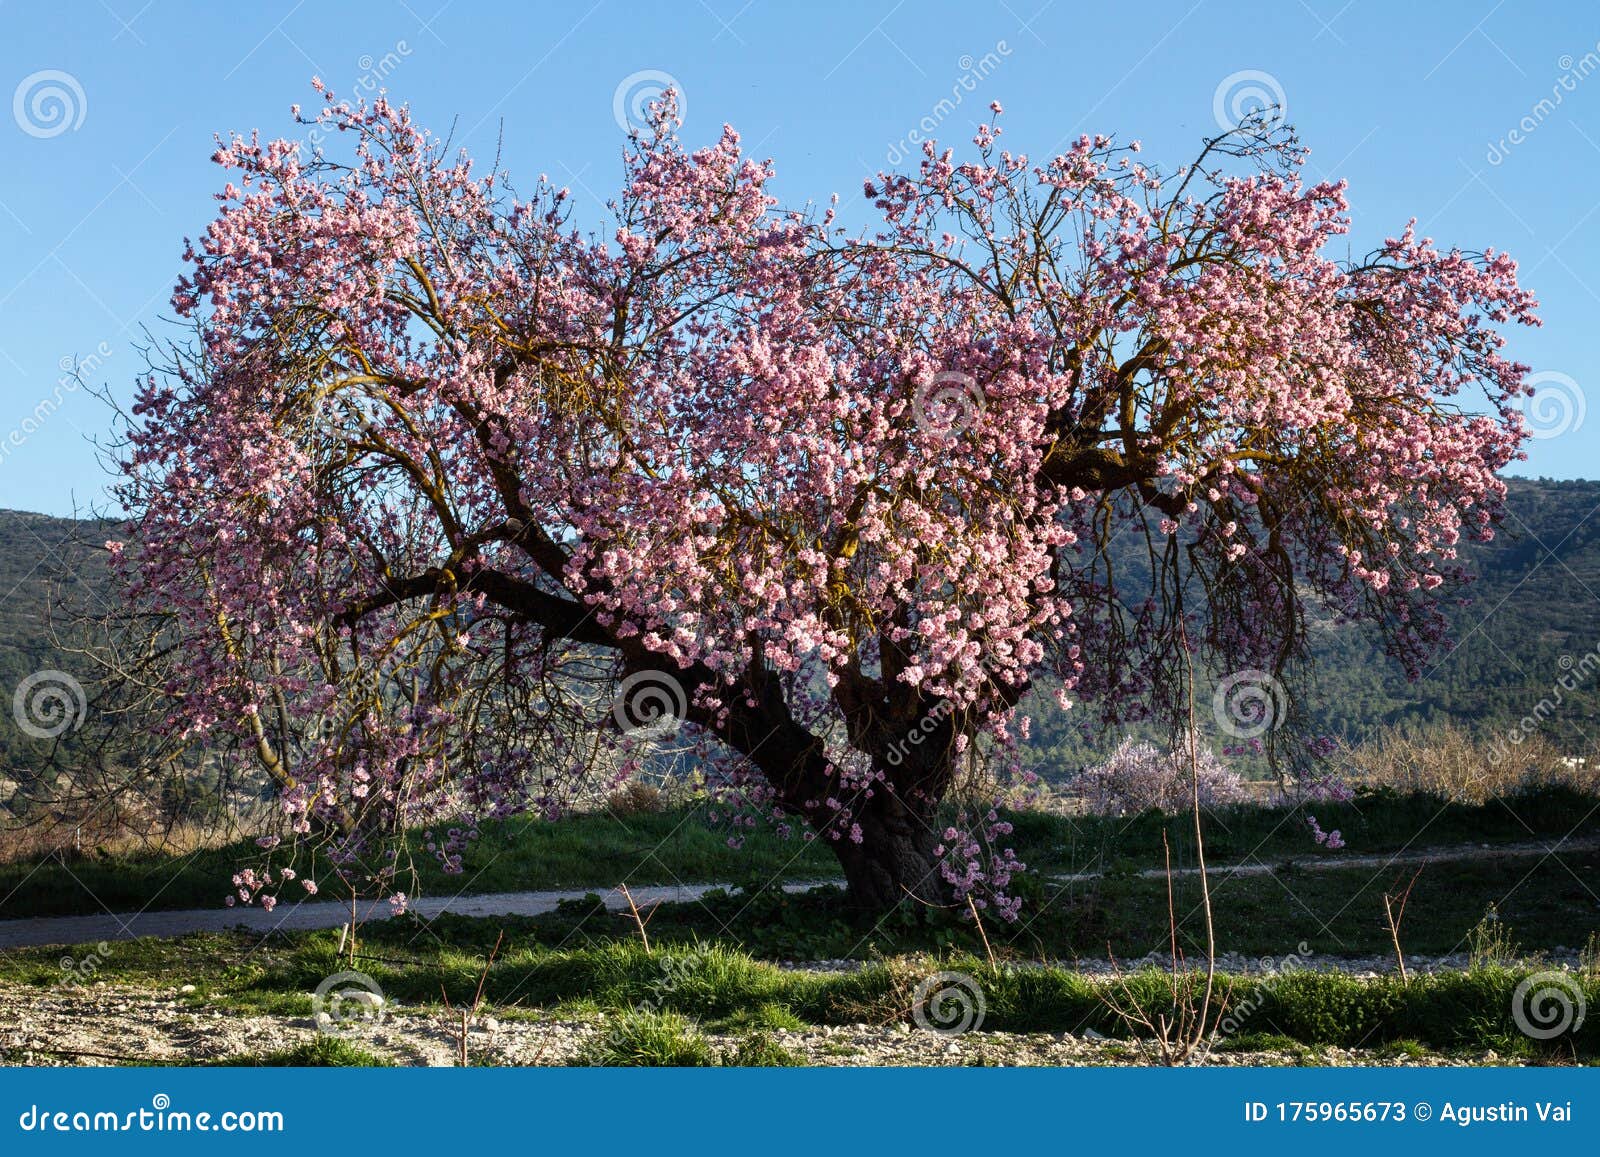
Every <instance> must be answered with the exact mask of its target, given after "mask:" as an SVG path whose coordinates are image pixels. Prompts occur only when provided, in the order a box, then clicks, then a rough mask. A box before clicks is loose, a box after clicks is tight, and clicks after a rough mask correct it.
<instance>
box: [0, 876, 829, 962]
mask: <svg viewBox="0 0 1600 1157" xmlns="http://www.w3.org/2000/svg"><path fill="white" fill-rule="evenodd" d="M726 887H729V885H727V884H684V885H681V886H677V887H664V888H662V887H640V888H634V889H633V890H632V894H633V900H634V903H636V904H638V905H640V906H641V907H643V906H644V905H647V904H654V903H657V902H658V901H659V902H665V903H675V902H680V901H684V900H696V899H699V898H700V897H701V896H703V895H704V894H705V893H707V892H709V891H711V890H712V889H713V888H726ZM813 887H816V885H815V884H811V883H806V884H785V885H784V890H785V891H787V892H803V891H805V890H806V889H807V888H813ZM598 890H599V889H597V888H577V889H572V890H567V891H552V892H492V893H488V894H485V895H479V896H436V897H430V898H425V899H421V900H414V901H412V903H411V905H410V911H412V912H415V913H417V914H418V915H420V916H423V917H432V916H439V915H442V914H443V913H446V912H449V913H452V914H454V915H457V916H539V915H542V914H543V913H545V912H553V911H555V908H556V905H557V904H559V903H561V902H562V901H563V900H581V899H582V898H583V897H584V896H587V895H588V894H590V893H591V892H596V891H598ZM605 903H606V906H607V907H608V908H613V909H626V908H627V906H628V901H627V899H626V898H624V896H623V895H622V893H621V892H618V891H616V890H612V891H610V892H608V893H606V895H605ZM393 915H394V912H393V910H392V909H391V908H390V906H389V904H388V902H387V901H383V900H373V901H363V902H362V903H361V904H359V905H358V906H357V908H356V920H357V922H358V923H361V924H366V923H368V922H370V921H373V920H388V919H390V918H391V917H392V916H393ZM349 922H350V905H349V904H341V903H337V902H335V901H327V900H317V901H311V902H302V903H299V904H295V905H293V906H292V907H291V906H288V905H284V906H281V907H279V908H278V909H277V910H275V911H272V912H263V911H262V910H261V909H260V908H190V909H178V910H174V911H170V912H127V913H112V912H106V913H102V914H101V915H98V916H37V917H28V918H26V919H22V920H0V949H4V948H29V947H35V946H38V945H43V944H94V943H99V942H100V941H102V940H104V941H114V940H133V939H137V938H138V937H140V936H156V937H170V936H182V935H184V934H186V933H189V932H227V931H231V930H233V929H236V928H243V929H245V930H247V931H250V932H274V931H279V930H282V931H303V930H306V929H313V928H338V927H340V926H341V925H344V924H348V923H349Z"/></svg>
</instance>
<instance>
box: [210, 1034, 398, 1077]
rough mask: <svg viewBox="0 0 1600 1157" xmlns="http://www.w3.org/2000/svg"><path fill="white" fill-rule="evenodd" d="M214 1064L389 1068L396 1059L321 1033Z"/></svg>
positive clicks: (313, 1067) (231, 1066)
mask: <svg viewBox="0 0 1600 1157" xmlns="http://www.w3.org/2000/svg"><path fill="white" fill-rule="evenodd" d="M211 1063H212V1064H213V1065H216V1066H222V1067H230V1068H312V1069H331V1068H390V1067H392V1064H393V1062H391V1061H387V1060H384V1059H383V1058H382V1057H380V1056H377V1055H375V1054H373V1053H369V1052H368V1051H367V1050H366V1049H363V1048H358V1047H357V1046H355V1045H353V1044H351V1043H350V1042H349V1041H347V1040H343V1039H342V1038H339V1037H332V1036H322V1035H318V1036H316V1037H314V1038H312V1039H311V1040H309V1041H306V1042H305V1043H304V1044H299V1045H295V1046H294V1047H293V1048H288V1049H277V1050H274V1051H273V1052H268V1053H245V1054H243V1055H240V1056H234V1057H224V1058H223V1059H221V1060H219V1061H213V1062H211Z"/></svg>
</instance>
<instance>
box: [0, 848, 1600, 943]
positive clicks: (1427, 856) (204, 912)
mask: <svg viewBox="0 0 1600 1157" xmlns="http://www.w3.org/2000/svg"><path fill="white" fill-rule="evenodd" d="M1596 848H1600V838H1596V837H1590V838H1587V839H1583V840H1564V841H1556V842H1554V843H1523V844H1500V845H1491V844H1458V845H1454V846H1451V847H1444V848H1424V849H1420V850H1418V851H1415V852H1395V853H1390V854H1388V855H1358V856H1346V855H1340V854H1339V853H1337V852H1333V853H1325V854H1321V855H1319V856H1317V857H1316V858H1315V859H1304V860H1296V861H1295V864H1296V866H1297V868H1300V869H1304V870H1306V871H1313V872H1315V871H1329V870H1332V869H1336V868H1372V869H1377V870H1382V869H1385V868H1389V867H1404V866H1406V865H1422V864H1433V863H1442V862H1445V861H1448V860H1464V859H1474V858H1490V857H1515V856H1545V855H1550V854H1553V853H1555V852H1585V851H1592V850H1594V849H1596ZM1275 870H1276V865H1273V864H1267V863H1263V862H1261V861H1259V860H1257V861H1253V862H1250V863H1245V864H1219V865H1215V866H1213V867H1211V868H1210V869H1209V872H1210V874H1211V875H1213V876H1221V877H1227V876H1262V875H1266V874H1268V873H1270V872H1273V871H1275ZM1197 871H1199V869H1197V868H1177V869H1174V870H1173V875H1175V876H1183V875H1193V874H1194V873H1196V872H1197ZM1100 875H1101V873H1099V872H1079V873H1074V874H1071V875H1060V876H1051V877H1050V879H1052V880H1054V881H1057V882H1059V883H1064V884H1073V883H1085V882H1088V881H1090V880H1094V879H1097V878H1098V877H1099V876H1100ZM1139 875H1140V876H1142V877H1144V878H1147V879H1159V878H1161V877H1162V876H1163V875H1164V872H1163V871H1162V870H1161V869H1159V868H1152V869H1149V870H1147V871H1143V872H1140V873H1139ZM818 883H839V881H813V882H809V883H801V884H785V885H784V890H785V891H788V892H803V891H805V890H806V889H808V888H814V887H816V886H817V885H818ZM729 886H730V885H727V884H684V885H680V886H676V887H641V888H636V889H634V890H633V899H634V901H635V902H636V903H638V904H641V905H644V904H653V903H656V902H657V901H664V902H669V903H671V902H677V901H684V900H695V899H698V898H699V897H700V896H702V895H704V894H705V893H706V892H708V891H710V890H711V889H713V888H726V887H729ZM596 890H597V889H594V888H577V889H570V890H565V891H548V892H493V893H489V894H485V895H477V896H442V897H431V898H426V899H421V900H416V901H414V902H413V903H412V904H411V910H412V911H413V912H416V913H418V914H419V915H421V916H424V917H432V916H438V915H441V914H443V913H446V912H449V913H452V914H454V915H458V916H539V915H542V914H543V913H546V912H553V911H554V910H555V907H556V905H557V904H559V903H561V902H562V901H563V900H578V899H582V898H583V897H584V896H585V895H588V894H589V893H590V892H593V891H596ZM605 903H606V906H607V907H609V908H612V909H619V910H620V909H625V908H626V907H627V906H628V902H627V900H626V899H625V898H624V897H623V895H622V893H620V892H617V891H611V892H608V893H606V894H605ZM392 914H393V913H392V911H391V909H390V907H389V905H388V904H387V903H386V902H384V901H381V900H380V901H367V902H363V903H362V904H361V905H360V906H358V907H357V909H356V918H357V920H358V922H360V923H366V922H368V921H372V920H387V919H389V918H390V916H391V915H392ZM349 920H350V906H349V905H348V904H342V903H338V902H334V901H326V900H321V901H311V902H302V903H299V904H296V905H294V906H293V907H288V906H285V907H280V908H279V909H278V910H276V911H273V912H263V911H262V910H261V909H259V908H195V909H183V910H176V911H169V912H137V913H112V912H106V913H102V914H100V915H97V916H40V917H28V918H25V919H20V920H0V949H6V948H27V947H36V946H39V945H44V944H91V943H99V942H100V941H108V942H109V941H115V940H132V939H136V938H137V937H140V936H156V937H170V936H182V935H184V934H186V933H189V932H225V931H229V930H231V929H235V928H244V929H246V930H248V931H251V932H271V931H276V930H280V929H282V930H286V931H287V930H296V931H299V930H306V929H315V928H338V927H339V926H341V925H343V924H346V923H348V922H349Z"/></svg>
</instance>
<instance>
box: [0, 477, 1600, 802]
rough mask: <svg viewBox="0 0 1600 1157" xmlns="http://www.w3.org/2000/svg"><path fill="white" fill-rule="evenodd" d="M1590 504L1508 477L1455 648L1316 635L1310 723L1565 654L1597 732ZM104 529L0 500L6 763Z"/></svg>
mask: <svg viewBox="0 0 1600 1157" xmlns="http://www.w3.org/2000/svg"><path fill="white" fill-rule="evenodd" d="M1597 511H1600V482H1587V481H1585V482H1553V481H1548V480H1538V481H1533V480H1524V479H1514V480H1513V481H1512V483H1511V498H1510V508H1509V512H1508V517H1507V519H1506V522H1505V525H1504V527H1503V528H1502V530H1501V532H1500V533H1499V535H1498V536H1497V537H1496V539H1495V541H1494V542H1493V543H1489V544H1486V545H1472V546H1469V547H1468V549H1467V554H1468V557H1469V558H1470V559H1471V560H1472V562H1473V564H1474V566H1475V567H1476V569H1477V570H1478V572H1479V576H1480V577H1479V581H1478V582H1477V583H1476V584H1474V586H1473V588H1472V589H1471V592H1470V593H1471V596H1472V602H1471V604H1470V605H1469V606H1467V607H1464V608H1461V609H1459V610H1455V611H1453V612H1452V614H1453V617H1454V619H1455V626H1456V630H1455V632H1454V636H1453V640H1452V642H1453V644H1454V649H1453V650H1451V651H1450V652H1449V653H1448V654H1445V655H1443V656H1441V657H1440V659H1439V661H1438V662H1437V664H1436V665H1435V667H1434V668H1433V670H1432V671H1430V672H1429V673H1428V674H1427V676H1426V677H1425V678H1424V679H1423V680H1422V681H1421V682H1419V683H1416V684H1407V683H1406V681H1405V679H1404V677H1403V676H1402V675H1401V674H1400V672H1399V671H1398V670H1397V669H1396V668H1395V666H1394V665H1393V664H1392V663H1390V662H1389V661H1388V660H1387V658H1386V657H1385V656H1384V655H1383V654H1382V653H1381V652H1380V651H1379V650H1378V649H1377V648H1376V647H1374V646H1373V645H1372V642H1371V640H1370V638H1369V637H1368V636H1366V635H1364V634H1363V633H1361V632H1359V631H1352V630H1343V631H1338V632H1330V633H1328V634H1325V635H1323V636H1322V637H1321V639H1320V641H1319V643H1318V660H1319V661H1318V663H1317V665H1316V670H1315V673H1314V675H1313V676H1312V684H1311V688H1310V695H1309V697H1308V703H1307V706H1308V707H1309V709H1310V711H1311V713H1312V715H1313V718H1314V719H1315V721H1316V722H1317V724H1318V726H1319V727H1320V728H1322V729H1324V730H1327V731H1331V732H1335V733H1339V734H1344V735H1347V736H1350V737H1352V738H1359V737H1361V736H1362V735H1364V734H1367V733H1369V732H1370V731H1371V730H1372V729H1373V728H1375V727H1379V726H1382V725H1386V724H1398V725H1403V726H1404V725H1412V724H1424V723H1428V722H1434V721H1455V722H1457V723H1460V724H1462V725H1464V726H1467V727H1469V728H1471V729H1473V730H1478V731H1482V730H1486V729H1504V728H1506V727H1510V726H1512V725H1514V724H1515V723H1516V721H1517V720H1519V719H1521V718H1522V717H1523V716H1525V715H1527V714H1528V713H1529V712H1530V711H1532V710H1533V709H1534V708H1535V706H1536V705H1537V704H1538V703H1539V702H1540V700H1541V699H1544V698H1546V697H1550V696H1551V695H1552V689H1553V688H1554V687H1555V685H1556V681H1557V680H1558V679H1559V678H1561V677H1562V675H1563V674H1565V673H1566V671H1567V669H1568V666H1572V670H1573V671H1574V675H1573V676H1572V678H1573V679H1579V680H1580V685H1579V686H1578V687H1577V689H1576V690H1575V691H1563V692H1562V693H1561V694H1562V697H1563V700H1564V702H1563V703H1562V704H1561V706H1560V708H1559V709H1558V710H1557V711H1556V712H1555V714H1554V715H1553V716H1552V718H1551V721H1550V722H1549V723H1548V724H1546V725H1545V731H1546V734H1548V735H1550V736H1551V737H1553V738H1556V739H1557V740H1558V741H1560V742H1563V743H1567V744H1570V745H1572V746H1573V747H1574V748H1576V747H1577V746H1578V745H1579V744H1581V743H1584V742H1585V740H1586V738H1587V737H1590V736H1592V737H1595V738H1600V672H1597V673H1596V677H1595V678H1594V679H1593V680H1591V681H1589V682H1587V683H1584V682H1581V677H1580V676H1579V675H1578V674H1577V672H1580V671H1583V670H1587V669H1588V667H1589V665H1585V664H1583V663H1582V662H1581V660H1582V657H1583V656H1584V655H1585V654H1587V653H1588V652H1590V651H1592V650H1594V649H1595V648H1596V647H1597V646H1600V513H1597ZM104 537H105V530H104V528H103V527H99V526H95V525H88V524H84V523H76V522H73V521H71V520H68V519H59V518H51V517H48V516H46V515H41V514H27V513H21V512H18V511H0V596H3V597H0V772H3V771H4V770H5V769H6V768H8V767H14V766H18V765H19V764H20V765H22V766H26V764H27V762H28V751H29V748H30V747H31V746H32V741H30V740H28V739H27V738H26V737H24V736H22V735H21V734H19V733H18V731H17V730H16V727H15V723H14V721H13V719H12V713H11V710H10V708H11V700H12V695H13V692H14V690H15V688H16V686H17V683H18V681H19V680H20V679H22V678H23V677H25V676H26V675H27V674H29V673H30V672H33V671H37V670H40V669H43V668H49V667H58V668H62V669H65V670H68V671H69V672H70V671H71V670H72V660H71V659H70V658H67V657H63V656H61V655H59V654H57V653H55V652H54V650H53V648H52V645H51V640H50V631H49V625H48V619H47V615H46V604H47V601H48V598H49V592H50V589H51V584H52V582H56V581H59V580H61V579H62V578H63V576H66V577H67V578H68V580H69V581H73V582H75V584H76V585H77V587H78V594H79V595H80V596H82V597H84V598H85V599H87V600H89V601H91V602H92V601H94V599H95V598H96V597H97V596H98V597H100V598H102V599H108V598H110V597H112V596H111V593H110V592H109V591H108V590H106V579H105V570H104V556H103V554H101V553H100V552H98V551H96V550H93V549H85V548H83V547H82V546H81V545H80V546H74V545H73V544H74V543H75V542H76V543H88V544H95V543H98V542H99V541H100V540H102V539H103V538H104ZM102 592H103V593H102ZM1565 660H1570V661H1571V662H1570V663H1568V664H1566V665H1564V661H1565ZM1070 722H1071V721H1070V717H1062V716H1059V715H1058V716H1057V718H1055V719H1048V718H1044V719H1040V720H1039V721H1038V723H1037V726H1036V731H1037V735H1038V739H1037V741H1036V747H1037V748H1039V749H1041V750H1040V755H1042V756H1044V757H1045V758H1044V759H1043V760H1042V762H1045V763H1046V764H1049V763H1052V762H1056V761H1057V760H1059V761H1060V762H1064V763H1065V762H1075V761H1076V759H1077V758H1078V757H1079V756H1081V755H1082V754H1084V752H1083V751H1082V749H1081V748H1080V747H1079V745H1078V744H1077V742H1076V741H1074V740H1072V739H1071V738H1070V736H1071V734H1072V728H1071V726H1070ZM1052 752H1053V756H1052V755H1051V754H1049V753H1052Z"/></svg>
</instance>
